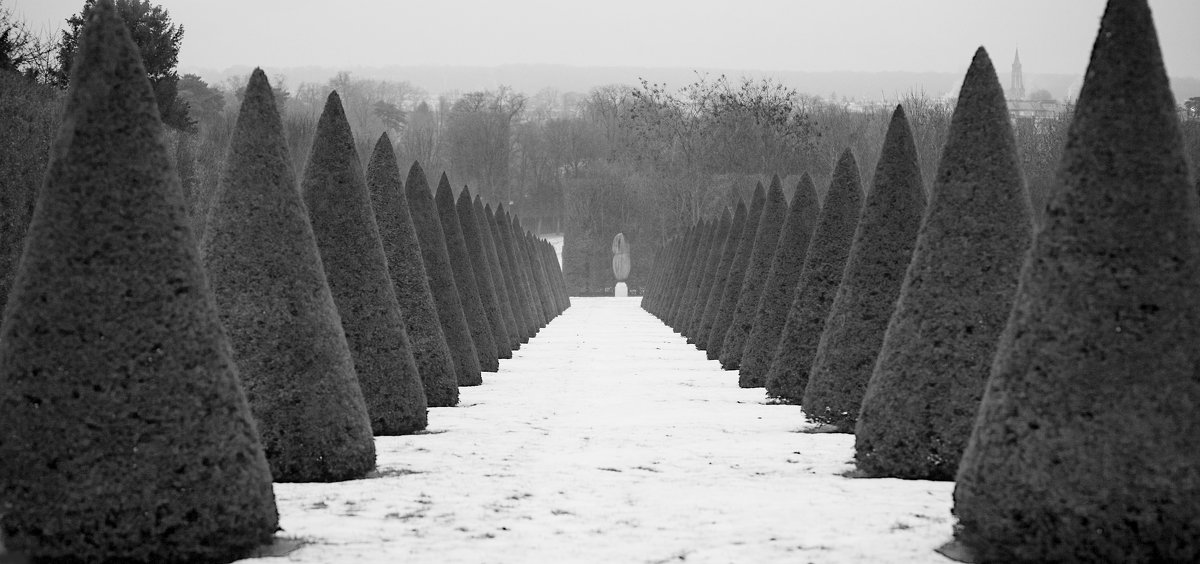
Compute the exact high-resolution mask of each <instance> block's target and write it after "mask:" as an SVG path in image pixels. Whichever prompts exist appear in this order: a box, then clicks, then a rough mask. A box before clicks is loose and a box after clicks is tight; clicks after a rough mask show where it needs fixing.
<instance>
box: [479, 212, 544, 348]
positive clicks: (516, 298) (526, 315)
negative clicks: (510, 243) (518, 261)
mask: <svg viewBox="0 0 1200 564" xmlns="http://www.w3.org/2000/svg"><path fill="white" fill-rule="evenodd" d="M483 211H484V214H485V215H484V216H483V221H484V223H486V224H487V231H488V232H489V234H490V236H491V238H492V242H493V243H494V244H495V247H496V260H497V261H499V263H500V271H501V273H503V275H504V286H505V287H506V288H507V289H508V294H509V301H510V304H511V308H512V312H513V319H514V320H515V321H516V322H517V336H518V337H519V338H520V339H521V342H522V343H528V342H529V338H530V337H532V336H533V334H534V333H536V332H537V330H536V328H535V326H534V323H533V318H532V317H530V312H529V308H528V306H527V304H526V303H525V299H524V293H523V292H522V291H521V286H520V285H519V282H518V281H517V280H516V278H515V277H514V275H513V264H512V253H511V251H510V249H508V248H507V247H506V246H505V243H504V239H503V238H502V237H501V236H500V232H499V231H498V230H497V225H496V213H495V212H494V211H493V210H492V205H491V204H484V206H483Z"/></svg>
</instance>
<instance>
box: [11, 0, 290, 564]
mask: <svg viewBox="0 0 1200 564" xmlns="http://www.w3.org/2000/svg"><path fill="white" fill-rule="evenodd" d="M64 112H65V116H64V117H65V119H63V120H62V124H61V126H60V130H59V134H58V137H57V138H56V140H55V142H54V146H53V149H52V153H51V157H50V165H49V168H48V170H47V172H46V178H45V183H44V184H43V185H42V189H41V191H40V193H39V196H38V204H37V207H36V210H35V212H34V215H33V218H32V220H31V223H30V225H29V230H28V236H27V239H26V245H25V252H24V254H23V255H22V257H21V260H20V262H19V267H18V272H17V274H16V277H15V279H14V281H13V285H12V293H11V294H10V297H9V301H8V307H7V310H6V312H5V316H4V322H3V325H2V327H0V532H2V533H3V537H4V545H5V547H6V549H7V550H9V551H10V552H12V553H19V554H23V555H26V556H29V557H31V558H34V559H41V560H45V561H92V562H98V561H135V562H162V561H205V562H227V561H231V560H235V559H237V558H240V557H243V556H246V553H247V552H248V551H249V550H251V549H252V548H253V547H255V546H256V545H259V544H262V543H265V542H269V541H270V539H271V536H272V535H273V534H274V532H275V530H276V529H277V527H278V515H277V513H276V510H275V498H274V494H273V493H272V490H271V474H270V470H269V469H268V467H267V460H266V457H265V456H264V455H263V450H262V446H261V444H260V443H259V439H258V431H257V429H256V426H255V423H254V419H253V416H252V415H251V413H250V407H249V404H248V403H247V402H246V398H245V395H244V394H243V392H242V388H241V384H240V383H239V380H238V375H237V369H236V368H235V365H234V362H233V356H232V355H233V353H232V351H231V350H230V345H229V340H228V338H227V337H226V335H225V332H224V330H223V329H222V327H221V323H220V319H219V318H218V314H217V311H216V308H215V306H214V302H213V298H212V295H211V293H210V290H209V286H208V282H207V279H206V277H205V275H204V272H203V269H202V267H201V265H200V257H199V256H198V252H197V247H196V242H195V240H194V239H193V237H192V230H191V226H190V220H189V217H188V214H187V209H186V206H185V202H184V199H183V193H182V190H181V189H180V186H179V181H178V178H177V176H176V175H175V170H174V168H173V166H172V163H171V156H170V154H169V152H168V150H167V145H166V143H165V140H164V138H163V133H162V126H161V124H160V120H159V114H158V109H157V107H156V106H155V100H154V92H153V91H152V90H151V88H150V83H149V81H148V80H147V79H146V71H145V69H144V68H143V66H142V62H141V58H140V55H139V53H138V49H137V46H136V45H134V43H133V40H132V39H131V38H130V36H129V32H128V31H127V30H126V28H125V25H124V24H123V23H122V22H121V19H120V17H119V16H118V15H117V13H116V10H115V8H114V7H113V5H112V2H111V0H100V1H99V2H98V3H97V4H96V7H95V9H94V10H93V11H92V16H91V18H90V19H89V21H88V22H87V24H86V25H85V27H84V29H83V32H82V34H81V39H80V47H79V51H78V53H77V55H76V59H75V63H74V65H72V76H71V88H70V90H69V91H68V93H67V102H66V108H65V110H64Z"/></svg>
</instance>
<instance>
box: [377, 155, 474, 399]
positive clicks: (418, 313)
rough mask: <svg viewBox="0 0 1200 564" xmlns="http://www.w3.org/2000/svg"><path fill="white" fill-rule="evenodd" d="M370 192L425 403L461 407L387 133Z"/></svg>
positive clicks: (398, 166)
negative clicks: (419, 376)
mask: <svg viewBox="0 0 1200 564" xmlns="http://www.w3.org/2000/svg"><path fill="white" fill-rule="evenodd" d="M367 189H368V190H369V191H370V193H371V207H372V209H374V210H375V223H376V224H377V225H378V227H379V239H380V241H381V242H382V243H383V254H384V256H386V257H387V262H388V273H389V274H390V275H391V277H392V284H393V286H394V288H395V293H396V302H397V303H398V304H399V305H400V313H401V315H402V316H403V318H404V331H405V333H406V334H407V335H408V344H409V347H410V348H411V349H412V355H413V362H415V363H416V364H417V372H418V373H420V375H421V384H422V386H423V387H424V388H425V400H426V402H427V403H428V404H429V407H452V406H455V405H458V378H457V377H456V376H455V372H454V357H453V355H451V354H450V346H449V345H447V344H446V336H445V334H444V333H442V326H441V324H440V323H439V322H438V313H437V306H436V305H435V304H434V302H433V290H431V289H430V287H429V275H428V274H427V273H426V271H425V260H424V259H423V258H422V257H421V243H420V241H419V240H418V239H417V232H416V229H414V228H413V222H412V215H411V214H409V212H408V198H406V197H405V196H404V183H403V182H402V181H401V180H400V165H399V163H398V162H397V161H396V153H395V151H394V150H393V149H392V141H391V139H390V138H389V137H388V134H387V133H384V134H383V135H381V136H380V137H379V140H378V141H377V142H376V143H375V150H374V151H372V153H371V160H370V162H369V163H368V164H367Z"/></svg>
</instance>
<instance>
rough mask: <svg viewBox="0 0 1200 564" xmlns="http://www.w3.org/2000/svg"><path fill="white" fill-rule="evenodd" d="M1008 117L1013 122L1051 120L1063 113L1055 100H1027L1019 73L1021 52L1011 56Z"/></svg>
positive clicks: (1023, 75) (1023, 79) (1021, 75)
mask: <svg viewBox="0 0 1200 564" xmlns="http://www.w3.org/2000/svg"><path fill="white" fill-rule="evenodd" d="M1006 97H1007V99H1008V115H1009V117H1010V118H1012V119H1013V120H1014V121H1016V120H1018V119H1023V118H1028V119H1033V120H1038V119H1045V118H1053V117H1057V116H1058V115H1059V114H1061V113H1063V111H1064V107H1063V105H1062V104H1061V103H1059V102H1058V101H1057V100H1028V99H1026V98H1027V96H1026V94H1025V74H1024V73H1023V72H1022V71H1021V52H1020V51H1017V52H1016V53H1015V55H1014V56H1013V64H1012V79H1011V82H1010V83H1009V88H1008V92H1007V93H1006Z"/></svg>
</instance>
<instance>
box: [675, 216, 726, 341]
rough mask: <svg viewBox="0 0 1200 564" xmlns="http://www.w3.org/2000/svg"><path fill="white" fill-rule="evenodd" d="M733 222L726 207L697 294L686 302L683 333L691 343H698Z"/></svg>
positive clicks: (719, 221) (718, 224)
mask: <svg viewBox="0 0 1200 564" xmlns="http://www.w3.org/2000/svg"><path fill="white" fill-rule="evenodd" d="M732 223H733V215H732V214H730V213H729V209H728V208H726V209H725V211H724V212H722V213H721V219H719V220H718V221H717V228H716V230H715V231H714V232H713V238H712V240H711V241H710V242H709V249H708V256H706V257H705V259H704V264H702V265H701V266H700V269H701V270H700V282H699V283H698V284H697V286H696V295H695V296H693V297H692V298H691V299H690V300H689V301H688V303H687V304H686V306H687V307H686V308H685V311H684V313H683V315H684V317H683V320H682V325H683V334H684V335H685V336H686V337H687V338H688V340H687V342H688V343H689V344H695V343H696V332H697V331H698V330H699V326H700V315H701V314H702V313H703V311H704V305H705V304H706V302H707V301H708V293H709V291H710V290H711V289H712V286H713V280H715V279H716V278H717V267H718V266H719V265H720V263H721V253H722V252H724V250H725V240H726V239H727V238H728V237H729V226H730V224H732Z"/></svg>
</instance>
